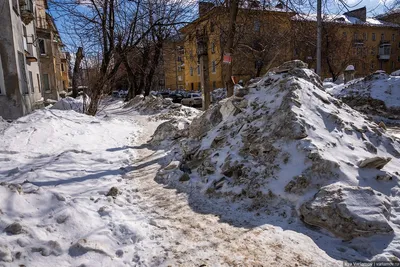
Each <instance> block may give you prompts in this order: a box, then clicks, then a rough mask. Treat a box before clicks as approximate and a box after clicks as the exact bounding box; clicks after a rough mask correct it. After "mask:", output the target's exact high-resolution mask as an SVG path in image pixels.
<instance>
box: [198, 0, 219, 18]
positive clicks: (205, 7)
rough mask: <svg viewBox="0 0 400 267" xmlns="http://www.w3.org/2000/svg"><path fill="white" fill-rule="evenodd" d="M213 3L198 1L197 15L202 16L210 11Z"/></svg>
mask: <svg viewBox="0 0 400 267" xmlns="http://www.w3.org/2000/svg"><path fill="white" fill-rule="evenodd" d="M214 6H215V5H214V4H213V3H210V2H204V1H199V17H202V16H204V15H205V14H206V13H207V12H208V11H210V10H211V9H212V8H213V7H214Z"/></svg>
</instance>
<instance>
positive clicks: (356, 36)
mask: <svg viewBox="0 0 400 267" xmlns="http://www.w3.org/2000/svg"><path fill="white" fill-rule="evenodd" d="M353 38H354V40H357V38H358V34H357V33H356V32H355V33H354V36H353Z"/></svg>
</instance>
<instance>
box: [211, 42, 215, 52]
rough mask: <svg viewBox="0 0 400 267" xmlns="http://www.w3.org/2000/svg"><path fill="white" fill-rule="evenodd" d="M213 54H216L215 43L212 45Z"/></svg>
mask: <svg viewBox="0 0 400 267" xmlns="http://www.w3.org/2000/svg"><path fill="white" fill-rule="evenodd" d="M211 53H212V54H214V53H215V43H214V42H212V43H211Z"/></svg>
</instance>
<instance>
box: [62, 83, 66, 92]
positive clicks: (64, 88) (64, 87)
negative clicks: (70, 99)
mask: <svg viewBox="0 0 400 267" xmlns="http://www.w3.org/2000/svg"><path fill="white" fill-rule="evenodd" d="M62 82H63V90H64V91H65V90H66V89H67V87H66V86H65V81H62Z"/></svg>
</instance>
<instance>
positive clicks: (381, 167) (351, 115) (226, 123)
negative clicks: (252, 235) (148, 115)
mask: <svg viewBox="0 0 400 267" xmlns="http://www.w3.org/2000/svg"><path fill="white" fill-rule="evenodd" d="M178 143H179V145H178V146H175V147H174V148H173V149H172V151H171V160H173V161H174V162H175V163H174V164H173V165H169V166H167V167H166V168H165V169H162V170H160V172H159V173H158V176H157V181H159V182H161V183H167V184H169V185H171V186H174V187H177V188H179V189H181V190H183V191H186V192H188V193H189V194H192V192H193V191H194V189H196V190H197V191H200V192H203V193H205V194H207V195H209V196H218V197H222V196H223V197H226V198H228V199H232V200H235V201H238V202H240V203H241V204H242V205H243V206H244V207H247V208H249V209H261V210H263V211H264V212H267V213H268V214H276V215H279V216H281V214H283V213H284V215H282V216H284V218H287V217H289V218H291V219H290V220H291V222H293V220H297V219H298V218H300V217H301V216H314V218H311V217H309V218H307V219H308V220H307V219H305V221H306V222H307V221H308V222H317V221H318V222H321V223H318V224H315V225H317V226H320V227H323V228H325V229H327V230H328V231H330V232H331V233H333V234H336V235H337V233H338V232H337V229H336V231H335V229H334V228H332V227H334V226H335V225H338V224H340V225H342V226H343V227H347V226H348V227H353V228H355V229H359V230H360V231H359V232H357V234H351V233H348V234H346V232H344V233H343V235H337V236H339V237H342V238H344V239H351V238H354V237H355V236H365V237H368V236H370V235H373V234H375V233H390V234H391V233H392V232H393V230H392V229H397V228H398V227H399V225H398V224H399V223H400V213H399V212H398V210H399V208H400V207H399V205H398V201H399V200H400V199H399V192H400V189H399V187H398V186H397V182H398V179H399V176H400V174H399V172H398V170H399V169H398V166H399V164H400V160H399V156H400V144H399V142H398V141H395V140H394V139H393V137H392V136H390V135H389V134H387V133H386V132H385V130H384V129H382V128H380V127H379V126H378V125H377V124H375V123H371V122H369V121H368V120H367V119H366V117H365V116H364V115H362V114H360V113H359V112H357V111H355V110H353V109H351V108H350V107H349V106H347V105H346V104H344V103H342V102H341V101H340V100H337V99H335V98H333V97H332V96H330V95H329V94H328V93H326V92H325V91H324V90H323V87H322V83H321V81H320V78H319V77H318V76H317V75H316V74H315V73H314V72H313V71H311V70H309V69H306V68H305V65H304V63H302V62H299V61H294V62H288V63H286V64H284V65H283V66H281V67H280V68H277V69H276V70H275V71H274V72H270V73H268V74H267V75H266V76H265V77H264V78H263V79H261V80H260V81H259V82H257V83H255V84H251V85H249V86H248V87H245V88H242V89H240V90H238V91H237V92H236V95H235V96H233V97H231V98H228V99H225V100H223V101H221V102H219V103H218V104H217V105H214V106H213V107H212V108H211V109H209V110H208V111H206V112H205V113H204V114H202V115H201V116H199V117H197V118H195V119H194V120H193V122H192V124H191V125H190V126H189V133H188V135H187V136H186V138H182V139H181V140H180V141H179V142H178ZM171 164H172V163H171ZM174 166H176V168H174ZM339 184H340V185H341V186H343V187H344V190H346V192H348V194H347V196H346V198H344V199H338V200H337V203H341V204H337V205H336V206H335V205H332V207H333V209H335V207H336V208H337V207H339V206H340V207H341V209H342V210H343V211H342V212H336V213H332V214H339V215H340V216H342V217H340V216H339V217H338V218H337V221H336V224H327V223H325V224H324V223H322V222H324V221H326V220H329V212H330V210H331V209H332V208H331V206H330V204H329V203H328V202H326V201H325V202H324V201H322V202H323V203H322V204H321V203H319V204H318V206H319V207H321V209H320V210H321V212H320V213H319V214H317V215H315V214H311V213H306V212H305V210H307V209H305V208H306V206H304V205H306V203H308V204H307V205H308V206H307V207H311V206H313V205H312V203H314V202H315V203H317V202H318V201H320V202H321V199H324V198H323V197H321V198H317V199H315V197H314V196H315V194H316V193H317V192H319V190H322V189H324V188H327V186H332V185H339ZM357 186H360V188H358V187H357ZM370 187H371V189H369V188H370ZM364 192H366V193H364ZM370 192H372V193H373V194H372V195H371V193H370ZM335 194H337V196H340V190H339V193H335ZM374 194H376V195H384V196H385V198H383V197H382V198H373V195H374ZM360 196H362V197H361V198H364V200H363V201H364V202H365V203H376V205H377V208H375V209H374V210H372V209H371V210H369V209H368V207H366V205H365V203H362V205H361V204H360V205H358V206H357V203H358V202H359V199H360ZM368 196H370V197H368ZM351 199H355V200H354V201H351ZM357 199H358V200H357ZM386 199H388V200H389V201H390V202H391V204H390V205H392V206H391V207H390V206H389V207H387V206H386V205H387V203H389V201H386ZM379 201H382V203H380V202H379ZM314 206H315V205H314ZM382 207H384V208H385V209H386V211H385V210H383V208H382ZM300 208H301V209H300ZM390 209H391V210H392V213H391V216H390V217H389V216H387V210H390ZM302 211H303V212H302ZM322 211H324V212H326V213H324V212H322ZM348 211H351V212H348ZM368 214H370V215H368ZM346 216H347V217H346ZM377 216H378V217H379V218H380V219H379V220H378V219H376V220H373V219H372V218H377ZM315 217H316V218H315ZM356 217H357V218H362V219H356ZM353 219H354V220H353ZM291 222H289V223H291ZM350 223H352V224H350ZM311 224H312V223H311ZM368 225H370V228H368V229H371V231H367V230H365V227H368ZM363 230H365V231H363ZM372 230H373V231H372ZM371 242H372V241H371ZM356 243H357V242H356ZM359 244H360V245H362V244H363V242H359ZM394 245H395V244H393V246H394ZM371 246H373V245H371ZM361 251H362V249H360V252H361ZM364 252H365V251H364ZM361 253H362V252H361ZM369 257H372V256H371V255H370V256H369ZM383 257H386V256H383Z"/></svg>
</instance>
